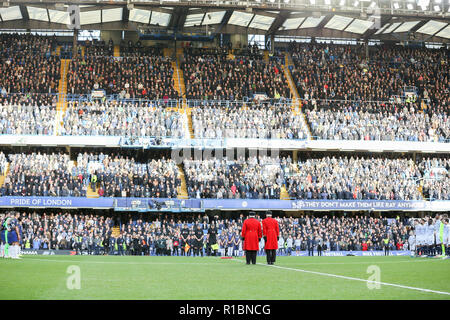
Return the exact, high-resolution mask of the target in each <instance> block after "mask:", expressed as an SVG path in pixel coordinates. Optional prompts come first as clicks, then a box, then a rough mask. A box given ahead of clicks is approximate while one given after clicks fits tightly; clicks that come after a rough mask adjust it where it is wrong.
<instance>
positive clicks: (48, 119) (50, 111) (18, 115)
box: [0, 94, 57, 135]
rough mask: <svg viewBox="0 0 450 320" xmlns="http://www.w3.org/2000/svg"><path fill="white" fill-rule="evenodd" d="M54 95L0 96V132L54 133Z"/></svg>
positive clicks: (17, 133) (18, 133)
mask: <svg viewBox="0 0 450 320" xmlns="http://www.w3.org/2000/svg"><path fill="white" fill-rule="evenodd" d="M56 103H57V97H56V96H55V95H41V94H26V95H17V94H11V95H4V96H0V134H16V135H22V134H26V135H28V134H33V135H50V134H54V126H55V118H56Z"/></svg>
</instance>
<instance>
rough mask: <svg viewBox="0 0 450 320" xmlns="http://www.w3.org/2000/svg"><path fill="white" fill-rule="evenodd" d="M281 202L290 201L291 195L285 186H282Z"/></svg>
mask: <svg viewBox="0 0 450 320" xmlns="http://www.w3.org/2000/svg"><path fill="white" fill-rule="evenodd" d="M280 200H289V193H288V192H287V190H286V186H285V185H284V184H283V185H282V186H281V192H280Z"/></svg>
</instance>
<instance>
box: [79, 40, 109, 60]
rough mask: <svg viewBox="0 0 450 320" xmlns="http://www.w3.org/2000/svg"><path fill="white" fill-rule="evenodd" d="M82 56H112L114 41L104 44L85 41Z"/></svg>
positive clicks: (96, 41)
mask: <svg viewBox="0 0 450 320" xmlns="http://www.w3.org/2000/svg"><path fill="white" fill-rule="evenodd" d="M83 45H84V55H85V57H91V56H105V57H111V56H114V41H112V40H109V41H108V43H106V42H105V41H103V40H92V41H89V40H86V41H85V42H84V43H83Z"/></svg>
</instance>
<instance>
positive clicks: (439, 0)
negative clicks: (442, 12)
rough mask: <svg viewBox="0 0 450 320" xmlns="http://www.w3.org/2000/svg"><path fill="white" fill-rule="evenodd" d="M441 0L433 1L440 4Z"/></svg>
mask: <svg viewBox="0 0 450 320" xmlns="http://www.w3.org/2000/svg"><path fill="white" fill-rule="evenodd" d="M441 2H442V1H441V0H434V3H436V4H441Z"/></svg>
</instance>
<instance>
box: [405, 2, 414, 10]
mask: <svg viewBox="0 0 450 320" xmlns="http://www.w3.org/2000/svg"><path fill="white" fill-rule="evenodd" d="M406 7H407V8H408V10H412V9H414V6H413V5H412V3H408V4H407V5H406Z"/></svg>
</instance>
